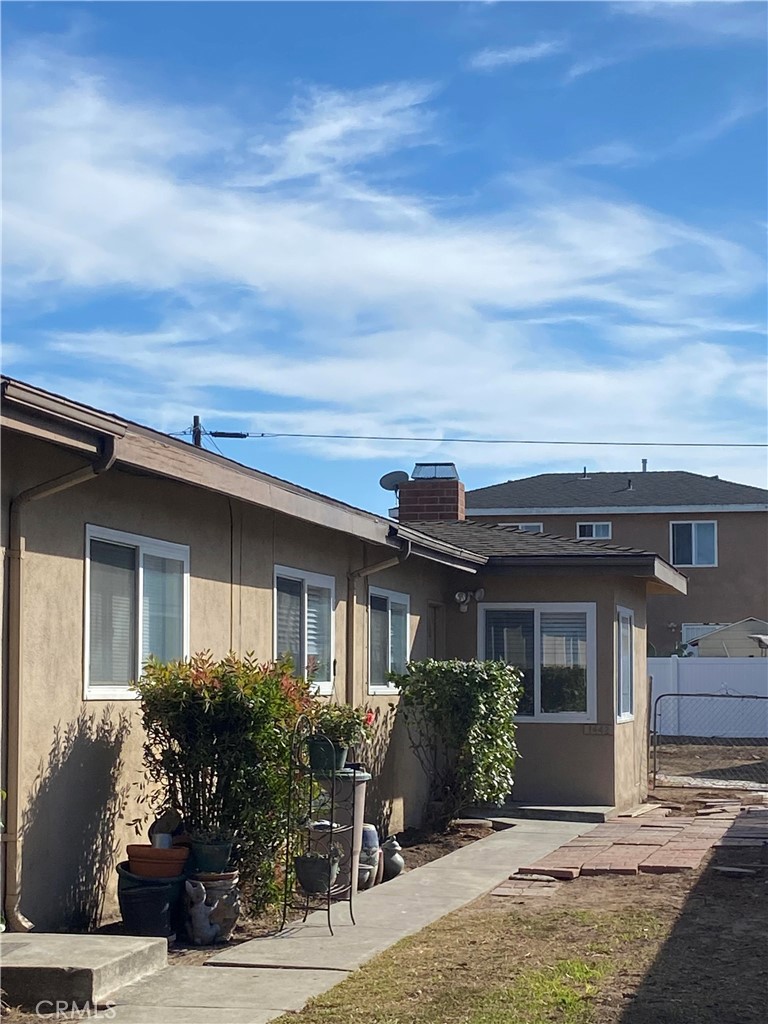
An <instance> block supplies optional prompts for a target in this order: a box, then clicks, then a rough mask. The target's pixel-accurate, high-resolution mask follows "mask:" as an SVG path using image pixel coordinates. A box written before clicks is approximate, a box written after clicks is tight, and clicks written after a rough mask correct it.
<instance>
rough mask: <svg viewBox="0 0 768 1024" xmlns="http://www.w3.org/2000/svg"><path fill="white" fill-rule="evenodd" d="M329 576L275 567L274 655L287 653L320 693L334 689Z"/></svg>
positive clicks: (278, 655) (330, 583) (332, 581)
mask: <svg viewBox="0 0 768 1024" xmlns="http://www.w3.org/2000/svg"><path fill="white" fill-rule="evenodd" d="M333 595H334V580H333V577H332V576H321V575H319V574H317V573H310V572H304V571H302V570H300V569H290V568H288V567H286V566H276V567H275V657H282V656H284V655H289V656H290V658H291V660H292V661H293V665H294V668H295V670H296V672H298V673H299V675H305V676H306V677H307V678H309V679H310V680H311V681H312V682H313V683H315V684H316V685H317V687H318V689H319V691H320V692H321V693H330V692H331V690H332V689H333Z"/></svg>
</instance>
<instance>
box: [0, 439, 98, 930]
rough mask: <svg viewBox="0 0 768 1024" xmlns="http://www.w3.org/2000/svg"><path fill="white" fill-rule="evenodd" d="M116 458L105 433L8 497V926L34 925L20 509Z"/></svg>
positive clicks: (95, 473) (81, 479) (89, 475)
mask: <svg viewBox="0 0 768 1024" xmlns="http://www.w3.org/2000/svg"><path fill="white" fill-rule="evenodd" d="M114 461H115V438H114V437H113V436H111V435H107V436H105V437H104V438H103V440H102V442H101V452H100V454H99V455H98V457H97V458H96V460H95V461H94V462H92V463H91V464H90V465H88V466H83V467H82V468H81V469H76V470H74V471H73V472H71V473H65V474H64V475H63V476H59V477H55V478H54V479H53V480H47V481H45V482H44V483H41V484H36V485H35V486H34V487H29V488H28V489H27V490H26V491H21V493H20V494H17V495H16V497H15V498H13V499H12V500H11V503H10V509H9V515H8V532H9V537H8V556H9V558H10V564H9V567H8V570H9V571H8V575H9V587H8V754H7V758H8V760H7V779H8V796H7V807H6V814H7V821H6V833H5V835H4V836H3V841H4V846H5V900H4V912H5V919H6V922H7V923H8V926H9V928H10V929H11V930H12V931H19V932H28V931H30V929H32V928H34V925H33V924H32V922H31V921H29V920H27V918H26V917H24V915H23V914H22V912H21V910H20V908H19V903H20V901H21V838H20V834H19V833H20V828H21V796H20V791H19V790H20V778H21V757H22V732H21V730H22V718H23V716H22V709H23V697H24V658H23V657H22V650H21V647H22V641H23V636H24V551H25V537H24V531H23V528H22V512H23V510H24V508H25V506H26V505H28V504H30V503H31V502H33V501H39V500H41V499H42V498H48V497H50V496H51V495H52V494H58V493H59V491H66V490H68V489H69V488H70V487H77V485H78V484H83V483H86V481H88V480H92V479H93V478H94V477H95V476H98V475H99V474H100V473H105V472H106V471H107V470H108V469H110V468H111V466H112V465H113V463H114Z"/></svg>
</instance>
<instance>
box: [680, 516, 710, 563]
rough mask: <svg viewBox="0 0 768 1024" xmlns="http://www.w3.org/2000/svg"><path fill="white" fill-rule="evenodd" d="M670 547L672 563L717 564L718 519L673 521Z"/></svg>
mask: <svg viewBox="0 0 768 1024" xmlns="http://www.w3.org/2000/svg"><path fill="white" fill-rule="evenodd" d="M669 547H670V552H671V556H672V557H671V561H672V565H677V566H683V567H691V568H692V567H694V566H712V567H715V566H717V521H716V520H714V519H702V520H699V521H698V522H678V521H674V522H671V523H670V524H669Z"/></svg>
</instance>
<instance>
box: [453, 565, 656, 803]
mask: <svg viewBox="0 0 768 1024" xmlns="http://www.w3.org/2000/svg"><path fill="white" fill-rule="evenodd" d="M477 585H478V586H482V587H484V589H485V597H484V600H485V601H486V602H489V603H492V602H499V601H513V602H514V601H531V602H559V601H566V602H571V601H573V602H580V601H593V602H594V603H595V605H596V613H597V614H596V631H597V712H596V722H595V724H594V725H591V724H590V725H584V724H582V723H569V722H564V723H557V724H550V723H548V722H547V723H543V722H521V723H520V724H519V726H518V731H517V740H518V747H519V750H520V754H521V758H520V761H519V763H518V766H517V774H516V779H515V786H514V796H515V799H517V800H522V801H527V802H537V803H559V804H567V803H570V804H603V805H608V806H613V805H620V806H621V807H626V806H630V805H632V804H634V803H637V802H638V799H639V798H640V795H641V794H642V793H644V792H645V787H646V785H647V770H646V768H645V760H644V757H645V755H644V753H642V750H641V749H640V746H639V744H638V741H637V737H638V735H641V734H644V729H645V723H644V718H643V712H642V709H643V708H644V707H645V701H646V700H647V696H645V695H646V693H647V672H646V669H645V643H644V628H645V616H644V605H645V597H644V584H643V583H642V582H641V581H637V582H636V583H622V582H620V581H618V580H617V578H616V577H614V576H612V575H607V574H602V573H599V572H595V573H592V574H587V573H584V574H579V576H578V577H576V576H562V575H561V576H558V575H554V574H553V575H544V574H542V573H541V572H539V573H538V574H536V575H531V574H527V575H523V574H515V575H514V576H506V577H503V576H492V575H487V574H486V575H483V576H482V577H479V578H478V582H477ZM618 604H621V605H623V606H625V607H628V608H630V609H631V610H633V611H634V612H635V622H636V626H637V627H638V628H639V632H638V635H637V636H636V642H635V646H634V651H635V668H636V686H635V690H636V701H637V702H638V705H639V708H638V711H639V713H636V714H635V719H634V722H632V723H626V724H621V725H617V724H616V721H615V718H616V697H615V689H616V682H615V680H616V669H615V660H616V627H615V621H616V608H617V605H618ZM453 615H454V616H455V619H453V618H452V619H451V620H450V622H449V629H448V636H449V638H450V639H449V656H456V657H466V656H467V651H469V650H472V649H473V645H474V650H475V651H476V650H477V616H478V611H477V606H476V605H475V604H472V605H470V609H469V611H468V612H467V613H466V614H463V615H462V614H460V613H458V612H453ZM643 749H644V748H643Z"/></svg>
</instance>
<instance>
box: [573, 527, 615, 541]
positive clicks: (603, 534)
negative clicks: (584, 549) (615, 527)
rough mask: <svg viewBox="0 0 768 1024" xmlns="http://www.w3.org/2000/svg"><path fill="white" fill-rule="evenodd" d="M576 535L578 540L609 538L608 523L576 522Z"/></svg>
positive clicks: (609, 529) (609, 528)
mask: <svg viewBox="0 0 768 1024" xmlns="http://www.w3.org/2000/svg"><path fill="white" fill-rule="evenodd" d="M576 536H577V537H578V538H579V540H610V539H611V524H610V523H577V524H576Z"/></svg>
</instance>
